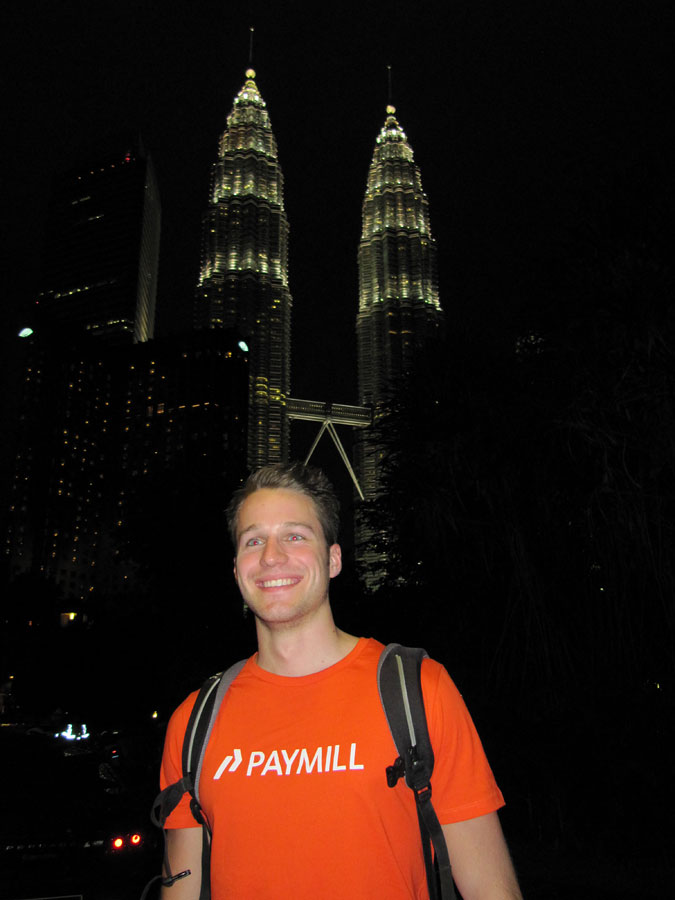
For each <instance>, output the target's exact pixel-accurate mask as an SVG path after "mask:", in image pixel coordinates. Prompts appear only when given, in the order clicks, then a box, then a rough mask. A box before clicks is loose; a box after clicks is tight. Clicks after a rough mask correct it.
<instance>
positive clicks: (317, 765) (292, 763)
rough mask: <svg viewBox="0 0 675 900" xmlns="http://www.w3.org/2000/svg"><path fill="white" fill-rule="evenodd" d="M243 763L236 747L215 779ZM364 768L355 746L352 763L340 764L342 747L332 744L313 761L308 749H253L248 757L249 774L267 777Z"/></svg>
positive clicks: (319, 752)
mask: <svg viewBox="0 0 675 900" xmlns="http://www.w3.org/2000/svg"><path fill="white" fill-rule="evenodd" d="M344 758H345V759H346V757H344ZM242 760H243V755H242V752H241V750H240V749H239V748H238V747H236V748H235V749H234V750H233V752H232V753H231V754H229V755H228V756H226V757H225V759H224V760H223V761H222V762H221V764H220V765H219V766H218V769H217V770H216V774H215V775H214V776H213V780H214V781H218V779H219V778H220V776H221V775H222V774H223V772H235V771H236V770H237V769H238V768H239V766H240V765H241V763H242ZM363 768H364V765H363V763H357V762H356V744H355V743H353V744H352V745H351V747H350V750H349V762H348V763H347V762H340V745H339V744H335V745H333V744H329V745H328V746H327V747H326V748H324V747H317V748H316V750H315V751H314V754H313V755H312V756H311V758H310V751H309V750H307V748H306V747H303V748H302V749H300V748H299V747H298V748H296V749H295V750H294V751H293V752H292V753H290V754H289V753H288V751H286V750H272V751H271V753H268V754H266V753H265V752H264V751H263V750H252V751H251V752H250V753H249V756H248V762H247V765H246V775H247V776H251V775H253V774H254V773H255V774H256V775H267V773H268V772H274V773H275V774H276V775H301V774H302V773H303V772H306V773H307V774H308V775H311V774H312V772H321V773H326V772H346V771H347V770H348V769H349V770H350V771H354V770H357V769H363Z"/></svg>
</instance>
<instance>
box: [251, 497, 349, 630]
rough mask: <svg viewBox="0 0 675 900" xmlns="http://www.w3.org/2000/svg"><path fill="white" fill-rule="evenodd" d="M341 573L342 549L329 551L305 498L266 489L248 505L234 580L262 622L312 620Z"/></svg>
mask: <svg viewBox="0 0 675 900" xmlns="http://www.w3.org/2000/svg"><path fill="white" fill-rule="evenodd" d="M341 568H342V559H341V553H340V547H339V545H338V544H333V545H332V546H331V547H328V546H327V544H326V539H325V537H324V534H323V529H322V527H321V523H320V522H319V519H318V517H317V514H316V508H315V506H314V502H313V500H311V499H310V498H309V497H307V496H306V495H305V494H301V493H299V492H298V491H292V490H286V489H282V488H262V489H260V490H258V491H256V492H255V493H253V494H251V495H250V496H249V497H247V498H246V500H244V502H243V503H242V505H241V507H240V509H239V515H238V518H237V555H236V557H235V560H234V577H235V579H236V581H237V584H238V585H239V590H240V591H241V594H242V597H243V598H244V600H245V602H246V603H247V604H248V606H249V608H250V609H251V610H252V612H253V613H254V614H255V616H256V617H257V618H258V619H259V620H261V621H262V622H265V623H267V624H269V625H272V626H274V625H285V626H289V625H293V624H297V623H299V622H301V621H303V620H306V619H307V618H308V617H311V615H312V614H313V613H314V612H316V610H317V609H319V608H320V607H321V606H322V605H323V604H324V603H327V602H328V584H329V582H330V579H331V578H334V577H335V576H336V575H337V574H338V573H339V571H340V569H341Z"/></svg>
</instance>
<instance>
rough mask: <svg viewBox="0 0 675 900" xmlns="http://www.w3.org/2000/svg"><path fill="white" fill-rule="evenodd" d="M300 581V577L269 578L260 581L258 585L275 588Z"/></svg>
mask: <svg viewBox="0 0 675 900" xmlns="http://www.w3.org/2000/svg"><path fill="white" fill-rule="evenodd" d="M299 581H300V579H299V578H268V579H267V580H265V581H259V582H258V587H261V588H275V587H288V586H289V585H292V584H297V583H298V582H299Z"/></svg>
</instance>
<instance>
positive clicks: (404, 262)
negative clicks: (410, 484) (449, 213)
mask: <svg viewBox="0 0 675 900" xmlns="http://www.w3.org/2000/svg"><path fill="white" fill-rule="evenodd" d="M395 112H396V110H395V109H394V107H393V106H388V107H387V118H386V121H385V123H384V127H383V128H382V130H381V131H380V133H379V135H378V137H377V141H376V143H375V152H374V153H373V159H372V162H371V164H370V170H369V172H368V184H367V187H366V195H365V198H364V201H363V228H362V232H361V243H360V245H359V311H358V314H357V318H356V335H357V343H358V376H359V401H360V403H362V404H364V405H368V404H370V405H372V407H373V413H374V422H375V424H377V420H378V418H379V417H380V416H381V415H382V414H383V413H384V411H385V410H386V406H387V403H388V401H389V398H390V395H391V391H392V389H393V388H394V386H395V384H396V382H397V381H398V380H399V379H400V378H401V377H404V376H405V375H406V373H407V372H409V371H410V370H411V368H412V366H413V365H414V361H415V356H416V355H417V354H418V353H419V352H420V350H423V349H424V347H425V345H428V344H429V342H430V341H431V339H432V338H433V337H434V336H435V335H437V334H438V332H439V330H440V328H441V326H442V323H443V312H442V310H441V305H440V303H439V299H438V274H437V264H436V242H435V241H434V239H433V237H432V235H431V227H430V225H429V203H428V201H427V197H426V194H425V193H424V191H423V190H422V179H421V176H420V170H419V167H418V166H416V165H415V163H414V160H413V152H412V149H411V147H410V144H409V143H408V139H407V137H406V135H405V132H404V131H403V129H402V128H401V126H400V125H399V123H398V121H397V119H396V117H395V115H394V113H395ZM360 438H361V440H360V442H359V445H358V448H357V450H358V453H357V459H358V465H359V469H360V472H359V475H360V478H361V485H362V487H363V490H364V493H365V496H366V499H372V498H374V497H376V496H377V493H378V488H379V468H380V466H379V464H380V460H381V458H382V449H381V448H380V447H379V446H378V444H377V441H376V440H375V439H373V436H372V433H370V432H369V430H368V429H366V430H364V431H363V432H361V435H360Z"/></svg>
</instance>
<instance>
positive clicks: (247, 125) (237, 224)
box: [195, 69, 292, 468]
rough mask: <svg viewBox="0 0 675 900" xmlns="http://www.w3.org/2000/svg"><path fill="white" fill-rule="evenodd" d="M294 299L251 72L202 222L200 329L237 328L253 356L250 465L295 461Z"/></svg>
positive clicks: (284, 224) (274, 163)
mask: <svg viewBox="0 0 675 900" xmlns="http://www.w3.org/2000/svg"><path fill="white" fill-rule="evenodd" d="M291 306H292V300H291V294H290V291H289V289H288V220H287V218H286V213H285V210H284V198H283V176H282V173H281V168H280V166H279V161H278V155H277V145H276V141H275V139H274V135H273V134H272V127H271V125H270V119H269V115H268V113H267V109H266V104H265V101H264V100H263V99H262V97H261V96H260V92H259V91H258V86H257V85H256V83H255V72H254V71H253V70H252V69H248V71H247V72H246V82H245V84H244V86H243V87H242V89H241V90H240V91H239V93H238V94H237V96H236V98H235V101H234V106H233V107H232V111H231V112H230V114H229V116H228V117H227V128H226V129H225V131H224V133H223V135H222V137H221V139H220V148H219V154H218V159H217V161H216V163H215V164H214V166H213V172H212V177H211V193H210V200H209V207H208V209H207V211H206V213H205V214H204V217H203V220H202V256H201V270H200V275H199V283H198V286H197V292H196V298H195V327H196V328H233V329H235V330H236V331H237V332H238V333H239V334H240V335H241V336H242V338H244V339H245V340H246V342H247V343H248V345H249V349H250V380H249V412H248V464H249V466H250V467H251V468H255V467H257V466H260V465H264V464H265V463H268V462H275V461H278V460H283V459H285V458H286V457H287V455H288V422H287V417H286V399H287V397H288V393H289V388H290V359H291Z"/></svg>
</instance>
